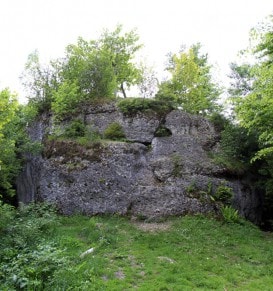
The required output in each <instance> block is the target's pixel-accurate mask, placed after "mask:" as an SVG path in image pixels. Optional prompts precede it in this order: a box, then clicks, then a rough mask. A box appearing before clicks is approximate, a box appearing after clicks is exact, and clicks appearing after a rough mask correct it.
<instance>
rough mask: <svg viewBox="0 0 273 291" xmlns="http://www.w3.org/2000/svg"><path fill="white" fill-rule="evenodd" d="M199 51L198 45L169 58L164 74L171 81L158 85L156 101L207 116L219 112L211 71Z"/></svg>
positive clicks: (217, 93) (216, 90) (216, 92)
mask: <svg viewBox="0 0 273 291" xmlns="http://www.w3.org/2000/svg"><path fill="white" fill-rule="evenodd" d="M200 48H201V47H200V44H197V45H193V46H192V47H191V48H190V49H189V50H188V51H185V50H183V51H181V52H180V53H179V54H171V55H170V59H169V65H168V67H167V70H168V71H169V72H170V74H171V79H170V80H167V81H164V82H163V83H161V84H160V86H159V92H158V94H157V97H158V98H166V97H171V98H172V99H173V100H174V101H175V102H176V103H177V105H179V106H181V107H182V108H183V110H185V111H187V112H189V113H192V114H202V115H207V114H209V113H212V112H213V111H215V110H216V109H217V108H218V106H217V103H216V101H217V98H218V97H219V95H220V90H219V88H218V86H217V85H216V84H214V83H213V81H212V77H211V73H210V70H211V67H210V66H209V65H208V62H207V56H206V55H201V54H200Z"/></svg>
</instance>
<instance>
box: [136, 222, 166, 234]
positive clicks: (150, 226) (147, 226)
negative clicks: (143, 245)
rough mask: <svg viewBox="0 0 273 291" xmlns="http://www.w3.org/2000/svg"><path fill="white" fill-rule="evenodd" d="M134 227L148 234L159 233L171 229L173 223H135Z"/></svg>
mask: <svg viewBox="0 0 273 291" xmlns="http://www.w3.org/2000/svg"><path fill="white" fill-rule="evenodd" d="M134 225H135V226H136V227H137V228H138V229H140V230H143V231H147V232H159V231H167V230H169V229H170V228H171V226H172V223H171V222H158V223H148V222H134Z"/></svg>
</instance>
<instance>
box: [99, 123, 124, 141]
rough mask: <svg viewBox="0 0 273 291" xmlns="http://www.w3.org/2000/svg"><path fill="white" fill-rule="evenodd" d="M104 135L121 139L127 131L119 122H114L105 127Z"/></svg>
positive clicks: (113, 138)
mask: <svg viewBox="0 0 273 291" xmlns="http://www.w3.org/2000/svg"><path fill="white" fill-rule="evenodd" d="M104 137H105V138H107V139H111V140H121V139H124V138H125V133H124V131H123V128H122V126H121V125H120V124H119V123H118V122H114V123H111V124H109V125H108V127H107V128H106V129H105V131H104Z"/></svg>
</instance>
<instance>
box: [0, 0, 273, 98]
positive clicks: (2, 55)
mask: <svg viewBox="0 0 273 291" xmlns="http://www.w3.org/2000/svg"><path fill="white" fill-rule="evenodd" d="M272 13H273V2H272V0H263V1H257V0H228V1H226V0H221V1H220V0H187V1H186V0H168V1H165V0H164V1H163V0H161V1H160V0H145V1H144V0H97V1H94V0H1V1H0V32H1V34H0V35H1V45H0V88H1V89H2V88H5V87H10V89H11V90H12V91H17V92H18V93H19V97H20V100H23V99H24V96H25V93H24V91H23V88H22V87H21V86H20V81H19V76H20V74H21V73H22V71H23V69H24V64H25V62H26V60H27V56H28V55H29V54H30V53H31V52H33V51H34V50H35V49H38V51H39V53H40V57H41V59H42V60H44V61H45V62H48V61H49V60H50V59H52V58H57V57H62V56H63V54H64V49H65V47H66V46H67V45H68V44H70V43H75V42H76V41H77V38H78V37H79V36H82V37H83V38H84V39H86V40H89V39H96V38H97V37H98V36H99V35H100V33H101V32H102V30H103V29H104V28H108V29H110V30H113V29H114V28H115V26H116V25H117V24H118V23H120V24H122V25H123V26H124V29H125V30H131V29H133V28H137V32H138V34H139V35H140V40H141V42H142V43H143V44H144V46H145V47H144V49H143V56H144V57H146V59H147V60H148V61H149V63H151V64H154V65H155V68H156V70H157V71H158V72H159V75H162V74H163V69H164V65H165V62H166V54H167V53H168V52H170V51H173V52H175V51H177V50H179V48H180V46H181V45H182V44H185V45H187V46H190V45H192V44H194V43H196V42H200V43H201V44H202V45H203V50H204V51H205V52H207V53H208V54H209V59H210V61H211V63H213V64H216V65H217V67H218V70H219V78H220V79H221V80H222V79H225V75H226V74H227V72H228V64H229V63H231V62H233V61H235V60H236V55H237V53H238V51H239V50H240V49H243V48H245V47H246V46H247V44H248V36H249V35H248V33H249V31H250V29H251V28H252V27H253V26H255V25H257V24H258V22H259V21H263V20H264V19H265V17H266V16H268V15H269V14H272Z"/></svg>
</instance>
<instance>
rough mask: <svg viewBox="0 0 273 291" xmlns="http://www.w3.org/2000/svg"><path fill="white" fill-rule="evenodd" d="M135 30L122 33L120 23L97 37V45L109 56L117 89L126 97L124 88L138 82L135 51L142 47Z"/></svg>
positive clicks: (138, 71)
mask: <svg viewBox="0 0 273 291" xmlns="http://www.w3.org/2000/svg"><path fill="white" fill-rule="evenodd" d="M138 41H139V36H138V35H137V34H136V31H135V30H132V31H129V32H127V33H124V34H122V25H118V26H117V27H116V29H115V30H114V31H113V32H110V31H108V30H105V31H104V33H103V34H102V36H101V38H100V39H99V45H100V46H101V48H102V49H103V50H106V51H107V52H108V53H109V55H110V58H111V63H112V68H113V69H114V74H115V77H116V81H117V85H118V87H117V90H119V91H120V92H121V93H122V95H123V97H124V98H126V96H127V95H126V89H129V88H130V86H132V85H135V84H137V83H138V82H139V79H140V77H141V70H140V69H139V68H138V67H137V66H136V65H135V64H134V62H133V60H134V58H135V55H136V53H137V52H138V51H139V50H140V48H141V47H142V45H141V44H138Z"/></svg>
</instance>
